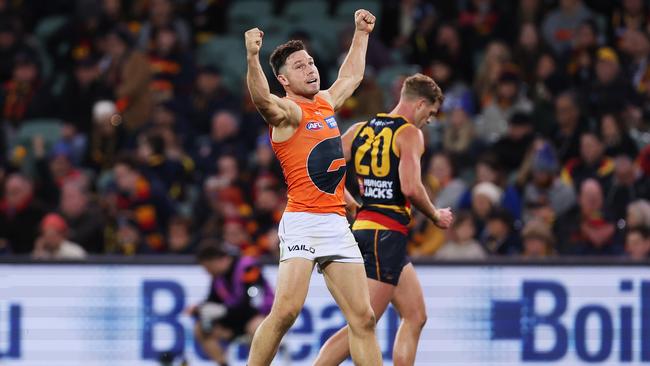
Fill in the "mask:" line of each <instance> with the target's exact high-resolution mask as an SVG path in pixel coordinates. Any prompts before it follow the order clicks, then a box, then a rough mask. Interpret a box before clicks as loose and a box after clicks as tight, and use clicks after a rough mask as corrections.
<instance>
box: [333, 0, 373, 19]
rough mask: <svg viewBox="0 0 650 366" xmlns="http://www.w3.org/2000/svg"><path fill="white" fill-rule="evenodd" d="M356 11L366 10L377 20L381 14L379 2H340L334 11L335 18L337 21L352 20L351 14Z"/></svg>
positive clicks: (360, 0)
mask: <svg viewBox="0 0 650 366" xmlns="http://www.w3.org/2000/svg"><path fill="white" fill-rule="evenodd" d="M358 9H366V10H368V11H370V12H371V13H373V14H374V15H375V16H376V17H378V18H379V16H380V15H381V14H379V12H380V11H381V2H380V1H374V0H350V1H345V0H344V1H341V3H340V4H339V6H338V8H337V9H336V17H337V18H339V19H341V18H342V19H353V14H354V12H355V11H357V10H358Z"/></svg>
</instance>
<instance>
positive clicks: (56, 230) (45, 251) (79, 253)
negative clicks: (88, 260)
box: [32, 213, 86, 260]
mask: <svg viewBox="0 0 650 366" xmlns="http://www.w3.org/2000/svg"><path fill="white" fill-rule="evenodd" d="M85 257H86V251H85V250H84V249H83V248H82V247H81V246H80V245H79V244H77V243H74V242H71V241H69V240H68V225H67V224H66V223H65V220H64V219H63V217H61V216H60V215H58V214H55V213H50V214H47V215H45V217H43V220H42V221H41V236H39V237H38V238H37V239H36V242H35V243H34V251H33V252H32V258H34V259H46V260H66V259H84V258H85Z"/></svg>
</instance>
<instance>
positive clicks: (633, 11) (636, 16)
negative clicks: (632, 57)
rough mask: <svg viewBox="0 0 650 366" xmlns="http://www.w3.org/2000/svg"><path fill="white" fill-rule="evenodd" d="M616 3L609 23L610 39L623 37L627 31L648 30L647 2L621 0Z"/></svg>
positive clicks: (614, 39) (641, 0)
mask: <svg viewBox="0 0 650 366" xmlns="http://www.w3.org/2000/svg"><path fill="white" fill-rule="evenodd" d="M616 4H617V6H616V9H614V11H613V12H612V13H611V14H610V16H611V18H610V23H609V27H610V36H611V39H612V41H618V40H619V39H621V38H622V37H625V34H627V32H628V31H639V32H646V31H647V30H648V4H647V3H646V2H645V1H643V0H622V1H620V2H616Z"/></svg>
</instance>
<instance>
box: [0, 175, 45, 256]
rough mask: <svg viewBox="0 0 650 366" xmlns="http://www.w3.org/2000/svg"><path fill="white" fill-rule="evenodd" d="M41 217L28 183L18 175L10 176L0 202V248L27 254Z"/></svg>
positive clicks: (26, 179)
mask: <svg viewBox="0 0 650 366" xmlns="http://www.w3.org/2000/svg"><path fill="white" fill-rule="evenodd" d="M44 215H45V210H44V209H43V207H42V205H41V204H40V203H39V202H38V201H37V200H36V198H35V197H34V189H33V183H32V181H31V180H29V178H27V177H26V176H24V175H21V174H18V173H13V174H10V175H9V176H8V177H7V180H6V181H5V185H4V197H3V199H2V201H0V247H8V248H9V251H10V252H11V253H14V254H28V253H30V252H31V251H32V249H33V248H34V241H35V240H36V235H37V230H36V229H37V228H38V225H39V223H40V222H41V218H43V216H44Z"/></svg>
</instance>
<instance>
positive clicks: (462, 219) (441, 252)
mask: <svg viewBox="0 0 650 366" xmlns="http://www.w3.org/2000/svg"><path fill="white" fill-rule="evenodd" d="M475 237H476V226H475V225H474V219H473V218H472V215H471V214H470V213H467V212H461V213H459V214H458V215H457V216H456V220H454V223H453V225H452V229H451V240H450V241H448V242H446V243H445V244H444V245H443V246H442V247H441V248H440V249H438V251H436V254H435V255H434V258H436V259H439V260H480V259H485V258H486V257H487V254H486V253H485V251H484V250H483V247H481V244H479V242H478V241H476V239H475Z"/></svg>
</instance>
